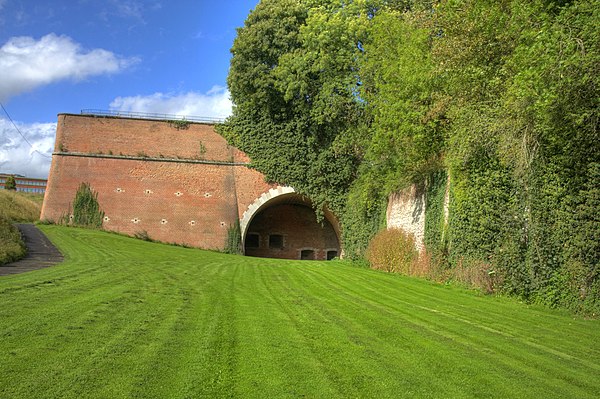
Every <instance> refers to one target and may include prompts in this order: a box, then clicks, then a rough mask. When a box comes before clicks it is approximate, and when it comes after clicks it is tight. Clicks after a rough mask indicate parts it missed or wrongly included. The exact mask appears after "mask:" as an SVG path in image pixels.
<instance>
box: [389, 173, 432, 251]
mask: <svg viewBox="0 0 600 399" xmlns="http://www.w3.org/2000/svg"><path fill="white" fill-rule="evenodd" d="M387 227H388V229H391V228H398V229H402V230H403V231H404V232H406V233H409V234H412V235H413V236H414V238H415V247H416V248H417V250H418V251H419V252H421V251H423V249H424V248H425V245H424V238H425V192H424V190H419V189H417V186H416V185H414V184H413V185H412V186H410V187H408V188H407V189H404V190H402V191H400V192H397V193H394V194H392V195H390V197H389V201H388V208H387Z"/></svg>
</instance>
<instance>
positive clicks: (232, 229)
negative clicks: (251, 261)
mask: <svg viewBox="0 0 600 399" xmlns="http://www.w3.org/2000/svg"><path fill="white" fill-rule="evenodd" d="M224 252H225V253H227V254H235V255H241V254H243V253H244V251H243V248H242V232H241V230H240V224H239V222H238V223H234V224H232V225H230V226H229V227H228V228H227V241H226V242H225V248H224Z"/></svg>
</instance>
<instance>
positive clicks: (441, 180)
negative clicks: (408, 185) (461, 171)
mask: <svg viewBox="0 0 600 399" xmlns="http://www.w3.org/2000/svg"><path fill="white" fill-rule="evenodd" d="M447 183H448V175H447V174H446V172H445V171H440V172H437V173H432V174H431V175H430V176H428V178H427V181H426V187H425V189H426V191H425V234H424V244H425V247H426V248H427V252H428V254H429V255H430V256H431V257H433V258H434V260H435V261H436V262H439V263H443V262H445V261H446V258H447V256H448V232H447V229H448V226H447V221H446V217H445V214H444V201H445V197H446V189H447Z"/></svg>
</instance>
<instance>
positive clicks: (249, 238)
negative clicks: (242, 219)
mask: <svg viewBox="0 0 600 399" xmlns="http://www.w3.org/2000/svg"><path fill="white" fill-rule="evenodd" d="M259 247H260V235H258V233H248V234H246V248H259Z"/></svg>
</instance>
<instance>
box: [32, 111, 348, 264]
mask: <svg viewBox="0 0 600 399" xmlns="http://www.w3.org/2000/svg"><path fill="white" fill-rule="evenodd" d="M248 162H249V159H248V157H247V155H246V154H244V153H243V152H241V151H239V150H238V149H236V148H234V147H231V146H229V145H228V144H227V142H226V141H225V139H224V138H223V137H221V136H220V135H219V134H217V133H216V132H215V130H214V126H212V125H208V124H201V123H189V124H188V125H187V126H185V127H184V128H181V126H179V128H178V126H177V125H176V124H173V123H169V122H167V121H153V120H141V119H125V118H115V117H99V116H90V115H70V114H61V115H59V117H58V125H57V134H56V143H55V154H54V155H53V158H52V166H51V168H50V174H49V177H48V185H47V190H46V195H45V198H44V204H43V207H42V215H41V218H42V219H46V220H51V221H58V220H59V219H60V218H61V217H62V216H63V215H67V216H68V214H69V209H70V204H71V202H72V201H73V199H74V197H75V193H76V191H77V189H78V187H79V185H80V184H81V183H83V182H86V183H89V184H90V185H91V187H92V189H93V190H94V191H96V192H97V193H98V202H99V203H100V207H101V208H102V210H103V211H104V212H105V215H106V218H105V221H104V223H103V227H104V228H105V229H107V230H113V231H118V232H121V233H125V234H129V235H134V234H136V233H138V232H142V231H145V232H147V233H148V235H149V236H150V238H152V239H156V240H160V241H164V242H172V243H179V244H187V245H191V246H195V247H201V248H207V249H222V248H224V246H225V242H226V239H227V229H228V227H229V226H231V225H233V224H234V223H237V221H238V220H239V219H240V218H241V217H242V215H243V214H244V211H246V209H247V208H248V206H249V205H250V204H252V203H253V202H254V201H255V200H256V199H257V198H259V197H260V196H261V195H262V194H263V193H265V192H267V191H269V189H270V188H272V187H274V185H270V184H267V183H266V182H265V180H264V176H263V175H262V174H261V173H259V172H257V171H255V170H253V169H250V168H248V167H247V166H246V164H247V163H248ZM286 209H287V208H285V207H284V208H281V207H279V206H274V207H272V208H267V209H266V210H265V211H264V213H261V214H259V215H257V218H258V219H257V218H255V219H256V220H255V221H253V226H259V228H262V229H263V230H265V232H266V231H267V230H269V231H272V230H277V229H280V230H281V229H283V230H282V231H285V235H286V240H287V241H286V242H287V243H288V246H287V247H286V249H285V250H284V251H278V252H272V251H271V252H269V251H267V252H265V253H264V254H262V255H259V256H273V257H283V258H292V259H297V258H299V251H300V248H304V247H307V248H308V247H310V248H315V249H317V250H318V252H317V253H316V255H317V258H319V259H322V258H324V257H325V256H326V255H325V252H323V251H324V250H325V249H327V248H338V247H339V244H338V241H337V236H336V234H335V232H333V229H332V228H331V225H329V224H328V227H326V228H325V229H324V230H323V229H322V228H321V227H320V226H319V225H317V224H316V221H313V219H314V212H312V210H311V209H310V208H308V207H302V210H301V211H299V212H298V211H294V210H293V209H291V208H290V209H287V210H286ZM288 211H289V212H291V213H290V214H289V215H286V216H289V217H291V220H292V222H291V223H288V224H286V227H285V228H283V227H281V226H279V227H278V226H276V225H277V220H278V219H282V217H283V216H284V214H283V213H286V212H288ZM292 211H293V212H292ZM273 212H279V213H278V216H276V218H275V219H273V220H272V221H265V220H266V219H265V217H268V215H270V214H272V213H273ZM282 212H283V213H282ZM290 215H291V216H290ZM261 220H262V221H261ZM263 221H264V222H265V223H267V225H265V226H263V227H260V225H261V223H263ZM267 239H268V236H267ZM267 244H268V242H267ZM255 255H256V253H255Z"/></svg>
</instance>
